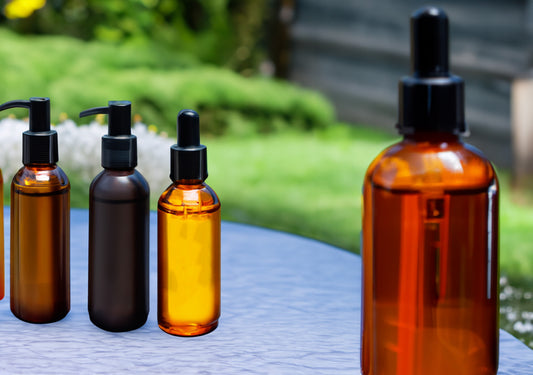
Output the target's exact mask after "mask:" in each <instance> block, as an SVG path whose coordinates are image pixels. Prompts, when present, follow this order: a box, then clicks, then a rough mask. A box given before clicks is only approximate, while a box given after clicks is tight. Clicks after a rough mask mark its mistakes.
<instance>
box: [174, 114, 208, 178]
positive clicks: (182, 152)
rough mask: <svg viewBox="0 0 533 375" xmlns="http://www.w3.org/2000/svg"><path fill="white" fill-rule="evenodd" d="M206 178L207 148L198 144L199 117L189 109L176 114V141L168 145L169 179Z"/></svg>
mask: <svg viewBox="0 0 533 375" xmlns="http://www.w3.org/2000/svg"><path fill="white" fill-rule="evenodd" d="M206 178H207V148H206V147H205V146H204V145H201V144H200V117H199V116H198V113H196V112H195V111H193V110H191V109H184V110H182V111H180V113H179V114H178V143H177V144H175V145H173V146H171V147H170V179H171V180H172V181H174V182H175V181H178V180H200V181H204V180H205V179H206Z"/></svg>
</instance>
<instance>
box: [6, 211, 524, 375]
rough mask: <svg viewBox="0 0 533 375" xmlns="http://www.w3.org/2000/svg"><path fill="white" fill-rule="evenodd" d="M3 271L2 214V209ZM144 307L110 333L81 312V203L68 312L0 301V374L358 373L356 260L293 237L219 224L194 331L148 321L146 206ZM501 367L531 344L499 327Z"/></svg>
mask: <svg viewBox="0 0 533 375" xmlns="http://www.w3.org/2000/svg"><path fill="white" fill-rule="evenodd" d="M4 216H5V237H6V239H5V244H6V271H7V270H9V256H8V255H9V250H8V247H9V215H8V208H5V211H4ZM150 220H151V223H150V224H151V228H150V262H151V263H150V271H151V272H150V314H149V316H148V321H147V323H146V324H145V325H144V326H143V327H141V328H139V329H138V330H135V331H130V332H124V333H111V332H106V331H103V330H101V329H99V328H97V327H96V326H94V325H93V324H92V323H91V322H90V320H89V316H88V313H87V258H88V255H87V244H88V241H87V232H88V211H87V210H81V209H73V210H72V211H71V296H72V297H71V301H72V305H71V311H70V313H69V314H68V315H67V316H66V317H65V318H64V319H63V320H61V321H59V322H56V323H51V324H40V325H39V324H30V323H25V322H23V321H20V320H18V319H17V318H15V317H14V316H13V315H12V314H11V312H10V310H9V277H8V276H7V275H6V298H4V300H2V301H0V343H1V345H0V373H5V374H25V373H28V374H48V373H49V374H70V373H72V374H96V373H103V374H119V373H128V374H130V373H150V374H152V373H153V374H155V373H163V374H180V375H182V374H217V375H223V374H232V375H234V374H241V373H242V374H290V375H297V374H336V375H339V374H359V373H360V370H359V327H360V325H359V320H360V293H361V283H360V279H361V259H360V257H359V256H357V255H354V254H351V253H349V252H347V251H344V250H341V249H338V248H335V247H332V246H329V245H327V244H324V243H321V242H318V241H314V240H310V239H306V238H303V237H299V236H295V235H291V234H287V233H282V232H277V231H273V230H268V229H262V228H258V227H253V226H248V225H242V224H235V223H228V222H223V223H222V315H221V317H220V321H219V327H218V328H217V329H216V330H215V331H213V332H211V333H209V334H207V335H204V336H199V337H177V336H171V335H168V334H166V333H164V332H163V331H161V330H160V329H159V328H158V326H157V303H156V302H157V301H156V297H157V293H156V286H157V284H156V283H157V281H156V280H157V279H156V269H157V267H156V266H157V264H156V261H157V257H156V251H157V246H156V238H157V237H156V214H155V212H151V214H150ZM499 374H501V375H531V374H533V351H532V350H530V349H529V348H527V347H526V346H525V345H524V344H522V343H521V342H520V341H519V340H518V339H516V338H514V337H513V336H511V335H510V334H508V333H506V332H504V331H501V342H500V371H499Z"/></svg>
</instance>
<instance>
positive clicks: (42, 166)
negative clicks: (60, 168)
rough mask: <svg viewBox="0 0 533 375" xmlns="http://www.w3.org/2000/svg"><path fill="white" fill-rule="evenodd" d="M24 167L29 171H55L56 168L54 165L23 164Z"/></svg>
mask: <svg viewBox="0 0 533 375" xmlns="http://www.w3.org/2000/svg"><path fill="white" fill-rule="evenodd" d="M24 167H26V168H30V169H55V168H57V164H56V163H50V164H48V163H26V164H24Z"/></svg>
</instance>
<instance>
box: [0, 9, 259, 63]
mask: <svg viewBox="0 0 533 375" xmlns="http://www.w3.org/2000/svg"><path fill="white" fill-rule="evenodd" d="M268 5H269V1H268V0H180V1H176V0H128V1H124V0H91V1H79V0H53V1H50V0H49V1H47V2H46V5H45V6H44V7H43V8H41V9H38V10H36V11H35V12H33V13H32V14H31V15H29V16H28V17H27V18H21V19H6V18H0V22H1V23H3V24H4V25H5V26H8V27H10V28H12V29H13V30H16V31H17V32H19V33H24V34H55V35H68V36H72V37H76V38H80V39H83V40H99V41H103V42H107V43H114V44H124V43H129V44H135V45H148V44H153V43H157V44H159V45H162V46H165V47H166V48H170V49H179V50H181V51H187V52H188V53H190V54H192V55H194V56H196V57H197V58H198V59H200V60H201V61H204V62H208V63H214V64H217V65H221V66H226V67H229V68H231V69H233V70H236V71H239V72H245V71H249V70H254V69H255V68H257V66H258V63H259V61H260V60H261V58H262V55H264V49H265V48H264V45H263V44H264V43H262V32H263V31H262V30H263V28H264V25H265V23H266V20H267V18H268V14H269V11H268Z"/></svg>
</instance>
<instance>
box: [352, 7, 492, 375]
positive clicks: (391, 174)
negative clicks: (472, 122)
mask: <svg viewBox="0 0 533 375" xmlns="http://www.w3.org/2000/svg"><path fill="white" fill-rule="evenodd" d="M447 27H448V21H447V17H446V15H445V14H444V12H442V11H441V10H439V9H436V8H424V9H421V10H419V11H417V12H415V14H414V15H413V18H412V21H411V28H412V29H411V31H412V33H413V34H412V43H413V44H414V45H413V49H414V51H413V54H412V56H413V60H414V63H413V76H412V77H407V78H404V79H403V80H402V81H401V82H400V113H399V123H398V128H399V130H400V133H401V134H403V140H402V141H401V142H399V143H397V144H395V145H393V146H391V147H389V148H388V149H386V150H385V151H384V152H383V153H381V154H380V155H379V156H378V157H377V158H376V159H375V160H374V161H373V162H372V164H371V165H370V167H369V168H368V171H367V173H366V176H365V181H364V187H363V198H364V205H363V206H364V207H363V248H362V255H363V301H362V302H363V303H362V305H363V311H362V348H361V355H362V356H361V362H362V363H361V365H362V366H361V367H362V373H363V374H365V375H427V374H431V375H449V374H454V375H494V374H496V372H497V368H498V180H497V177H496V174H495V172H494V169H493V167H492V165H491V163H490V162H489V161H488V160H487V159H486V158H485V157H484V156H483V155H482V154H481V152H480V151H479V150H477V149H476V148H474V147H472V146H470V145H467V144H465V143H463V142H462V140H461V138H460V136H459V134H460V133H463V132H464V131H465V124H464V115H463V113H464V110H463V81H462V80H461V79H460V78H459V77H456V76H452V75H450V74H449V73H448V55H447V52H448V49H447Z"/></svg>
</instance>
